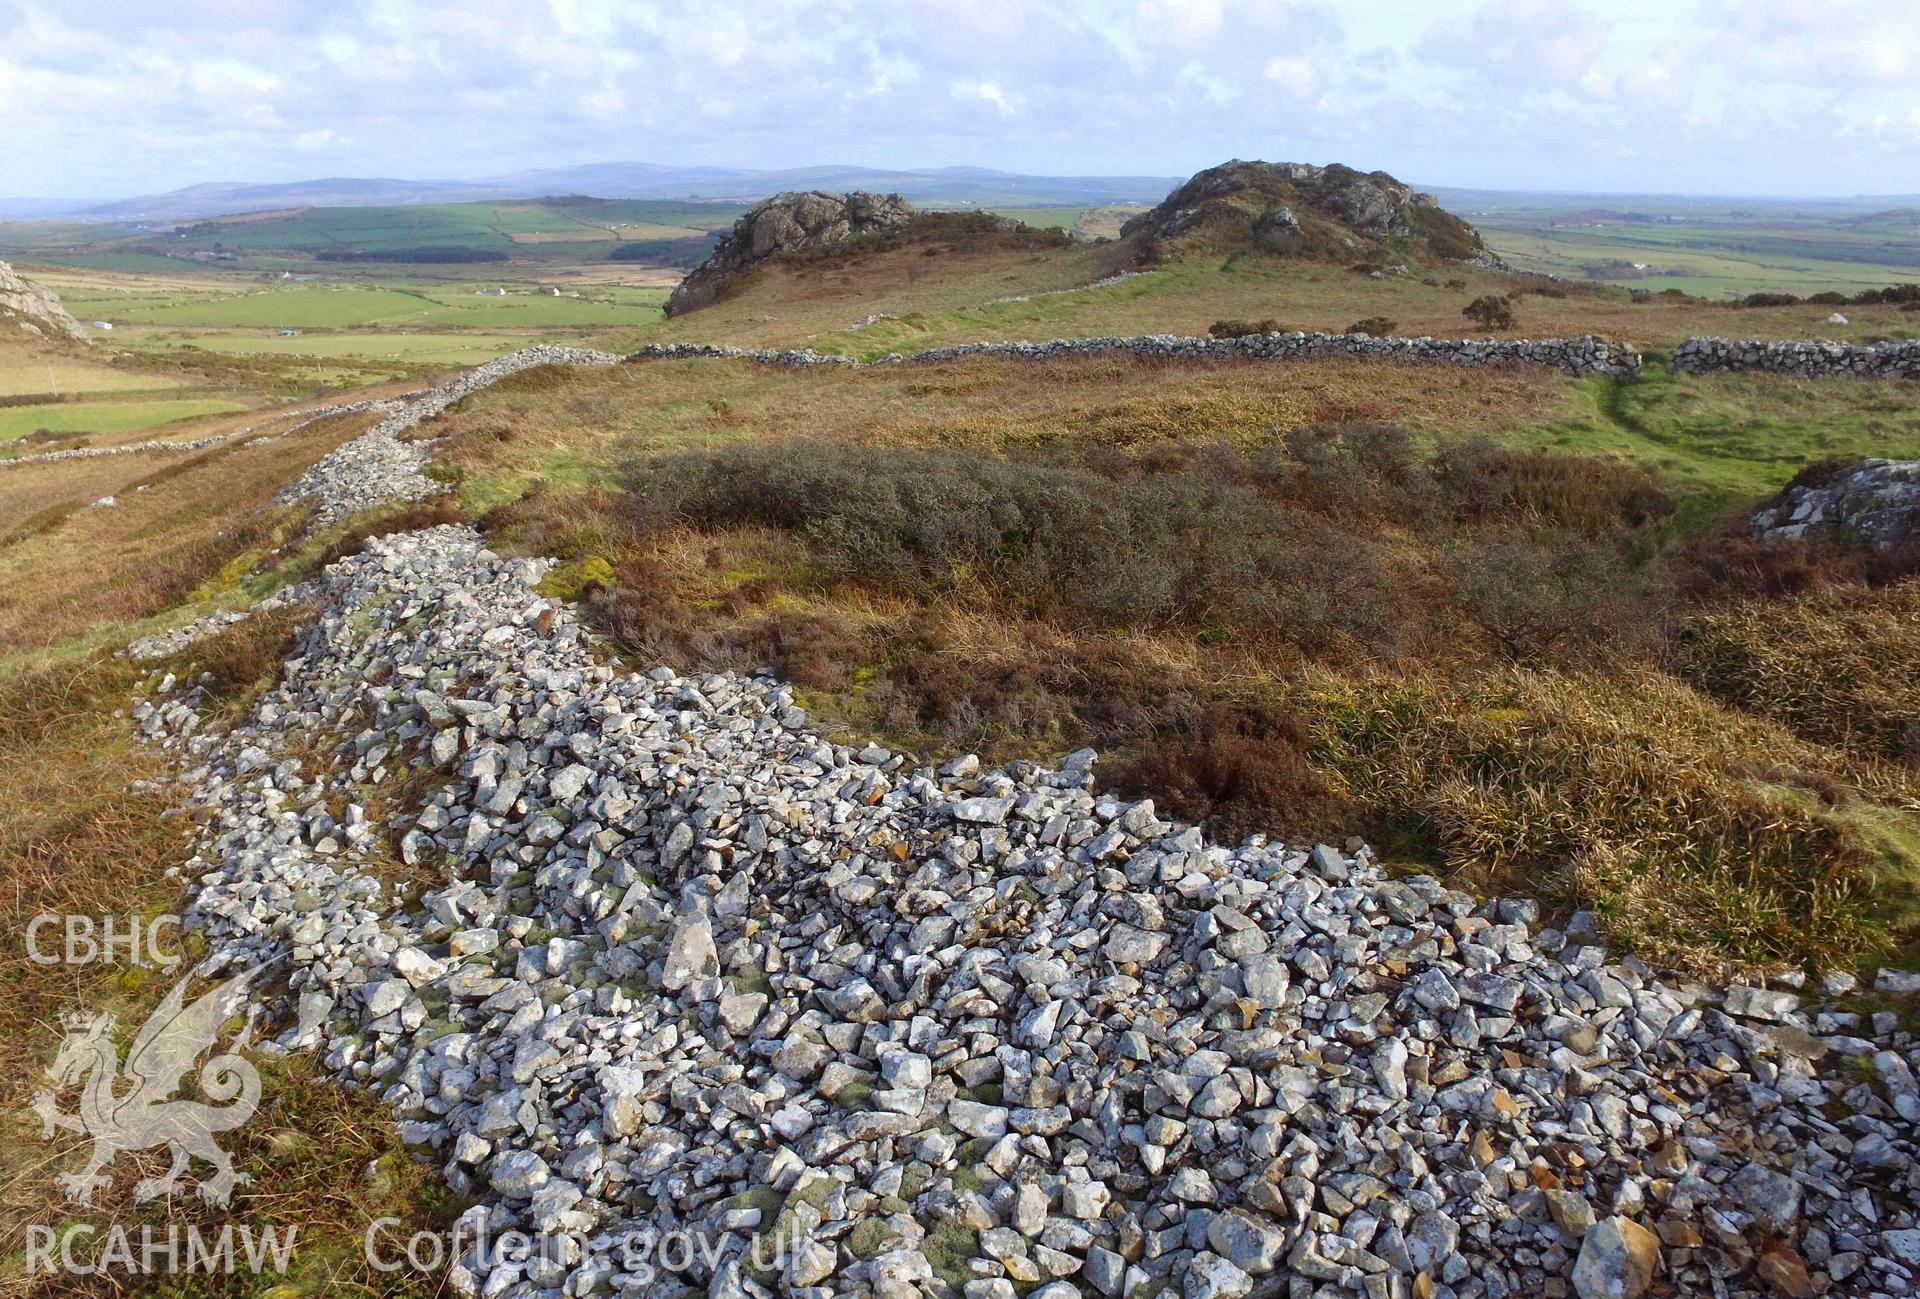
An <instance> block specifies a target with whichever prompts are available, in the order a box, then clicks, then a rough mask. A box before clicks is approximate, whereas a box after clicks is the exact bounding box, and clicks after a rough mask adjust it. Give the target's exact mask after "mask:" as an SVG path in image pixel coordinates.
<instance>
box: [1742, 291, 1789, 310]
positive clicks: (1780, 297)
mask: <svg viewBox="0 0 1920 1299" xmlns="http://www.w3.org/2000/svg"><path fill="white" fill-rule="evenodd" d="M1799 302H1800V299H1799V298H1798V297H1796V296H1794V295H1793V294H1791V293H1749V294H1748V295H1747V296H1746V297H1744V298H1742V299H1740V305H1741V306H1743V307H1792V306H1797V305H1799Z"/></svg>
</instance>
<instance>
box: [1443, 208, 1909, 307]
mask: <svg viewBox="0 0 1920 1299" xmlns="http://www.w3.org/2000/svg"><path fill="white" fill-rule="evenodd" d="M1451 201H1453V202H1456V203H1458V204H1459V206H1458V207H1457V208H1456V210H1458V211H1460V213H1461V214H1462V215H1463V216H1466V217H1467V218H1468V219H1469V220H1471V221H1473V222H1474V223H1475V224H1476V225H1478V226H1479V227H1480V229H1481V231H1482V232H1483V233H1484V234H1485V236H1486V239H1487V243H1488V244H1489V245H1490V246H1491V247H1492V248H1493V249H1494V250H1495V251H1496V252H1498V253H1499V254H1500V255H1501V256H1502V257H1504V258H1506V259H1507V260H1508V261H1509V262H1511V263H1513V265H1514V266H1516V267H1517V268H1519V269H1521V270H1529V271H1544V272H1547V273H1549V274H1553V275H1559V276H1563V277H1565V278H1569V279H1592V280H1603V281H1606V282H1608V283H1614V284H1622V285H1627V286H1630V287H1633V288H1642V289H1648V290H1652V291H1656V292H1657V291H1659V290H1661V289H1679V290H1681V291H1682V292H1685V293H1692V294H1696V295H1698V296H1701V297H1709V298H1719V297H1737V296H1744V295H1746V294H1749V293H1756V292H1764V291H1777V292H1790V293H1800V294H1809V293H1822V292H1828V291H1833V292H1842V293H1856V292H1859V291H1860V290H1862V289H1869V288H1884V287H1886V286H1887V285H1890V284H1900V283H1910V282H1913V281H1916V280H1920V210H1915V209H1911V208H1891V209H1886V210H1874V207H1873V205H1872V204H1870V203H1865V202H1862V203H1858V204H1838V203H1811V202H1809V203H1793V202H1784V201H1759V200H1754V201H1736V200H1685V199H1624V198H1610V197H1606V196H1576V197H1575V198H1571V199H1568V200H1564V201H1562V202H1560V203H1557V204H1554V203H1545V202H1543V201H1542V200H1541V198H1540V197H1539V196H1535V197H1534V198H1532V199H1524V200H1523V199H1520V198H1518V197H1515V196H1506V197H1503V196H1498V195H1462V196H1460V197H1459V198H1457V199H1452V200H1451Z"/></svg>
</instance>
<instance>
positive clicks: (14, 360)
mask: <svg viewBox="0 0 1920 1299" xmlns="http://www.w3.org/2000/svg"><path fill="white" fill-rule="evenodd" d="M180 386H182V385H181V381H180V380H178V379H174V378H169V377H167V376H165V375H154V374H142V373H141V372H140V371H138V370H120V369H115V368H114V367H112V366H109V365H89V364H87V363H86V362H84V361H71V360H67V359H65V358H55V357H51V356H17V357H16V356H14V355H13V354H11V353H8V354H6V355H3V356H0V397H23V396H28V395H30V394H41V393H46V394H52V395H60V396H68V397H71V396H74V395H75V394H79V393H96V392H147V391H151V390H152V389H155V388H178V387H180Z"/></svg>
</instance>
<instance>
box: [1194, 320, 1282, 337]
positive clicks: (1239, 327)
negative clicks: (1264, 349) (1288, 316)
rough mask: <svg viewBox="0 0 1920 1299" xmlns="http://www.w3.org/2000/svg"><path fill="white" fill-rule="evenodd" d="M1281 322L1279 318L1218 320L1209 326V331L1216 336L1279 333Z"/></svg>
mask: <svg viewBox="0 0 1920 1299" xmlns="http://www.w3.org/2000/svg"><path fill="white" fill-rule="evenodd" d="M1279 332H1280V322H1279V321H1277V320H1216V321H1214V322H1213V323H1212V324H1211V325H1208V326H1207V333H1208V334H1210V335H1212V336H1213V337H1214V338H1246V337H1248V336H1249V335H1252V334H1277V333H1279Z"/></svg>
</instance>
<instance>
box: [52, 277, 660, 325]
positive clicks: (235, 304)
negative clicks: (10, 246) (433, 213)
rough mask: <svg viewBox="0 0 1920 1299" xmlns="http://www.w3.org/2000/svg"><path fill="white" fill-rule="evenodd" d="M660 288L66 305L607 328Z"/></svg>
mask: <svg viewBox="0 0 1920 1299" xmlns="http://www.w3.org/2000/svg"><path fill="white" fill-rule="evenodd" d="M665 297H666V294H665V293H664V291H662V290H658V289H643V288H629V287H626V286H623V285H593V286H591V287H590V288H588V289H584V290H574V291H571V292H568V293H564V294H563V295H562V296H558V297H556V296H554V295H553V294H552V293H541V292H537V291H535V290H534V289H533V288H532V287H531V286H518V287H515V288H513V289H510V290H504V291H502V292H501V293H499V294H497V295H493V294H487V293H485V292H483V291H482V289H481V288H480V287H479V286H478V285H476V286H475V287H471V288H468V287H462V288H449V287H446V286H436V287H434V288H433V289H431V290H428V289H425V288H366V287H359V286H348V285H333V284H327V285H322V284H300V285H293V286H289V287H269V288H263V289H242V290H240V291H237V292H231V293H208V292H187V293H182V294H180V295H179V296H176V297H161V296H159V295H155V294H151V293H143V294H138V295H127V296H120V297H108V296H103V297H98V298H93V297H87V296H84V295H75V296H72V297H69V299H68V302H69V305H70V308H71V309H72V310H75V311H84V312H86V313H87V314H89V315H91V316H94V317H97V318H99V319H102V320H110V321H112V322H114V323H115V324H121V323H128V324H144V325H188V326H195V327H199V328H206V329H230V328H241V329H356V328H362V327H367V326H376V325H377V326H383V327H389V328H390V327H396V326H405V327H409V328H419V329H503V328H504V329H511V328H524V329H549V328H581V327H584V328H612V327H622V326H632V325H638V324H646V323H648V322H650V321H654V320H658V319H659V318H660V305H661V303H662V302H663V301H664V300H665Z"/></svg>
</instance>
